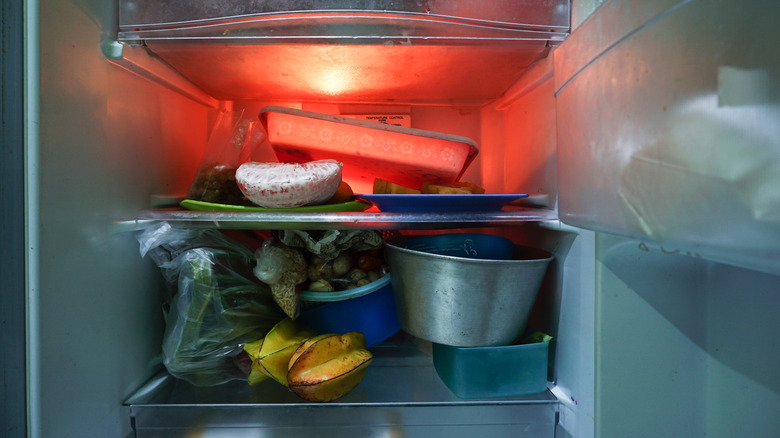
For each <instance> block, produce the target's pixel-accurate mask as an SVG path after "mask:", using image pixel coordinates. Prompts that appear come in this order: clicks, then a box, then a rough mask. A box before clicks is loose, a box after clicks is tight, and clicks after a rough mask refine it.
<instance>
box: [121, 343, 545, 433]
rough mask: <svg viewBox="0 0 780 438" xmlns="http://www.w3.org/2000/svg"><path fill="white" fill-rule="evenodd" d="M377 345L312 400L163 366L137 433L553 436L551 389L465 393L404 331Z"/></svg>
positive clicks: (145, 392) (141, 398) (142, 394)
mask: <svg viewBox="0 0 780 438" xmlns="http://www.w3.org/2000/svg"><path fill="white" fill-rule="evenodd" d="M371 351H372V353H373V354H374V361H373V362H372V363H371V365H370V366H369V369H368V372H367V374H366V376H365V378H364V379H363V381H361V383H360V384H359V385H358V386H357V388H355V389H354V390H353V391H352V392H350V393H349V394H347V395H346V396H344V397H342V398H340V399H338V400H336V401H334V402H330V403H309V402H306V401H304V400H302V399H300V398H298V397H297V396H296V395H294V394H293V393H292V392H290V391H289V390H287V389H286V388H284V387H283V386H281V385H279V384H278V383H276V382H274V381H270V380H267V381H264V382H262V383H261V384H259V385H257V386H254V387H252V386H249V385H247V384H246V382H244V381H233V382H229V383H227V384H224V385H219V386H213V387H195V386H192V385H189V384H188V383H187V382H184V381H182V380H178V379H174V378H172V377H171V376H169V375H167V374H166V373H164V372H163V373H161V374H160V375H158V376H156V377H154V378H153V379H151V380H150V382H149V383H148V384H147V385H146V386H145V387H143V388H141V389H140V390H139V391H138V392H137V393H136V394H135V395H133V396H132V397H131V398H130V399H129V400H128V401H126V402H125V404H126V405H128V406H129V407H130V411H131V418H132V422H133V426H134V428H135V430H136V434H137V435H136V436H138V437H150V436H151V437H154V436H165V437H175V436H193V435H192V434H193V433H195V432H196V431H198V432H202V433H203V435H198V436H212V435H214V436H227V435H228V434H235V433H240V432H246V433H247V434H246V435H239V436H266V435H265V434H262V432H265V433H271V432H272V433H271V434H272V435H273V436H318V437H329V436H337V435H338V436H344V434H345V429H344V428H349V429H348V431H349V433H348V434H347V435H348V436H404V437H414V436H421V437H423V436H424V437H428V436H431V433H432V431H434V430H435V431H436V433H437V434H438V433H441V432H446V433H447V436H449V437H461V436H463V437H466V436H468V437H472V436H530V437H541V436H544V437H552V436H554V428H555V420H556V416H557V413H558V409H559V402H558V400H557V399H556V398H555V396H554V395H553V394H552V393H551V392H550V391H549V390H547V391H545V392H542V393H539V394H533V395H527V396H521V397H506V398H496V399H478V400H463V399H459V398H457V397H455V396H454V395H453V394H452V393H451V392H450V391H449V389H448V388H447V387H446V386H445V385H444V384H443V383H442V381H441V380H440V379H439V377H438V375H437V374H436V371H435V369H434V367H433V361H432V358H431V356H430V354H429V352H426V347H425V345H424V344H422V343H420V342H419V341H418V342H412V341H410V339H409V337H408V336H406V335H404V334H403V332H401V333H399V335H397V336H395V337H393V338H391V339H390V340H389V341H386V342H385V343H383V344H380V345H378V346H376V347H372V348H371ZM485 371H486V372H501V370H485ZM315 425H316V426H315ZM521 431H522V433H520V432H521ZM252 432H253V433H254V434H253V435H252V434H250V433H252ZM315 432H316V435H312V434H313V433H315ZM258 433H260V434H258ZM306 433H308V434H309V435H305V434H306ZM301 434H304V435H301ZM230 436H236V435H230Z"/></svg>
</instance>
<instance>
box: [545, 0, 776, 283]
mask: <svg viewBox="0 0 780 438" xmlns="http://www.w3.org/2000/svg"><path fill="white" fill-rule="evenodd" d="M778 13H780V6H778V4H776V3H771V4H768V3H766V2H760V1H751V2H734V1H727V0H720V1H716V2H705V1H683V2H660V3H659V2H653V3H652V4H650V3H647V2H634V1H615V2H610V3H608V4H605V5H603V6H602V7H601V8H600V9H599V10H598V11H597V12H596V14H594V16H592V17H591V18H590V19H589V20H588V21H587V22H585V23H584V24H583V25H582V26H580V27H579V28H578V29H577V30H576V31H575V32H574V33H573V34H572V36H571V38H570V39H568V40H567V41H566V42H565V43H564V44H562V45H561V47H560V48H559V49H558V50H556V52H555V54H554V59H555V69H556V84H557V94H556V96H557V99H556V103H557V108H556V110H557V117H558V120H559V121H560V122H559V123H558V168H559V169H558V170H559V171H558V178H559V184H558V185H559V187H560V188H561V189H560V191H559V213H560V217H561V219H562V220H563V221H565V222H567V223H569V224H573V225H576V226H580V227H586V228H590V229H594V230H598V231H606V232H610V233H617V234H621V235H625V236H630V237H634V238H641V239H649V240H653V241H656V242H666V243H667V244H673V245H676V246H678V247H679V248H680V251H682V252H685V253H689V254H691V255H694V256H697V257H704V258H708V259H712V260H717V261H722V262H725V263H730V264H735V265H738V266H744V267H748V268H751V269H757V270H761V271H765V272H778V271H780V192H779V191H778V190H777V187H778V186H780V125H779V124H778V123H777V120H778V114H780V86H779V85H778V84H780V80H778V78H780V52H778V51H777V50H776V47H775V45H774V44H775V43H774V42H775V41H777V40H778V38H780V33H779V32H780V31H778V27H777V26H776V24H775V22H774V17H776V16H777V15H778Z"/></svg>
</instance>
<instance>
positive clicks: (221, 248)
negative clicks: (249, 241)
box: [138, 223, 285, 386]
mask: <svg viewBox="0 0 780 438" xmlns="http://www.w3.org/2000/svg"><path fill="white" fill-rule="evenodd" d="M138 240H139V243H140V246H141V255H142V256H145V255H146V254H149V256H150V257H151V258H152V259H153V260H154V261H155V263H156V264H157V266H158V267H159V268H160V270H161V272H162V273H163V276H164V277H165V279H166V282H167V283H168V286H169V289H170V291H171V293H170V294H169V295H168V296H167V297H166V302H165V306H164V313H165V333H164V335H163V342H162V356H163V364H164V365H165V367H166V369H167V370H168V372H169V373H170V374H171V375H173V376H174V377H177V378H180V379H183V380H186V381H188V382H190V383H192V384H193V385H196V386H211V385H218V384H221V383H224V382H227V381H229V380H234V379H245V378H246V377H247V374H246V370H244V369H242V367H241V366H240V364H239V360H240V359H239V356H240V355H241V352H242V348H243V345H244V344H245V343H247V342H251V341H255V340H257V339H260V338H262V337H263V336H265V334H266V333H267V332H268V331H269V330H270V329H271V328H272V327H273V326H274V325H275V324H276V323H277V322H279V321H280V320H282V319H283V318H284V316H285V315H284V312H282V310H281V309H280V308H279V306H277V305H276V303H275V302H274V300H273V297H272V296H271V292H270V289H269V288H268V287H267V286H265V285H263V284H260V283H258V282H256V281H255V280H254V279H253V278H254V277H253V273H252V270H253V268H254V256H253V252H252V250H251V249H249V248H248V247H246V246H245V245H243V244H241V243H238V242H235V241H233V240H231V239H229V238H227V237H226V236H224V235H223V234H222V233H220V232H219V231H217V230H210V229H206V230H193V229H185V228H178V227H173V226H171V225H170V224H168V223H162V224H158V225H155V226H152V227H150V228H149V229H147V230H146V231H145V232H143V233H142V234H141V236H140V237H139V239H138Z"/></svg>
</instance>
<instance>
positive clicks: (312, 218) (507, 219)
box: [117, 208, 558, 230]
mask: <svg viewBox="0 0 780 438" xmlns="http://www.w3.org/2000/svg"><path fill="white" fill-rule="evenodd" d="M555 220H558V215H557V213H556V212H555V211H553V210H545V209H527V208H519V209H512V210H510V209H506V210H498V211H478V212H435V213H425V212H399V213H385V212H377V211H364V212H290V213H284V212H226V211H191V210H182V209H157V210H144V211H142V212H140V213H139V215H138V216H137V217H136V219H135V220H134V221H125V222H120V223H117V226H119V227H123V228H124V227H127V228H138V227H140V226H144V225H146V224H148V223H149V222H154V221H168V222H177V223H183V224H186V225H188V226H191V227H199V228H204V227H207V228H220V229H265V230H268V229H274V230H289V229H295V230H337V229H374V230H376V229H381V230H400V229H417V230H432V229H447V228H450V229H451V228H475V227H486V226H518V225H522V224H523V223H525V222H542V221H555Z"/></svg>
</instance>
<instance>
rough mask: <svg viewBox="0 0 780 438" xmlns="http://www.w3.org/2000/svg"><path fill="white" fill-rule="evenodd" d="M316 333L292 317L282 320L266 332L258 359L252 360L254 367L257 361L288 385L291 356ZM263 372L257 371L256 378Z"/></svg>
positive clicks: (273, 376)
mask: <svg viewBox="0 0 780 438" xmlns="http://www.w3.org/2000/svg"><path fill="white" fill-rule="evenodd" d="M315 335H316V333H315V332H314V331H313V330H311V329H309V328H305V327H301V326H299V325H298V324H296V323H295V322H294V321H293V320H291V319H290V318H285V319H283V320H281V321H280V322H279V323H277V324H276V325H275V326H274V327H273V328H272V329H271V330H270V331H269V332H268V334H266V336H265V338H264V340H263V343H262V345H261V346H260V348H259V352H258V353H257V359H256V360H253V362H252V364H253V369H254V363H255V362H257V363H258V364H259V365H260V366H261V367H262V369H263V370H264V371H265V373H266V374H268V376H270V377H271V378H272V379H274V380H276V381H277V382H279V383H281V384H282V385H284V386H287V365H288V364H289V363H290V357H292V355H293V354H294V353H295V350H297V349H298V346H300V345H301V344H302V343H303V342H305V341H306V340H307V339H309V338H311V337H313V336H315ZM247 353H249V352H247ZM250 356H251V354H250ZM261 372H262V371H261V370H258V371H257V373H258V376H256V378H257V377H259V376H260V373H261ZM250 375H251V373H250ZM258 383H259V381H258Z"/></svg>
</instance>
